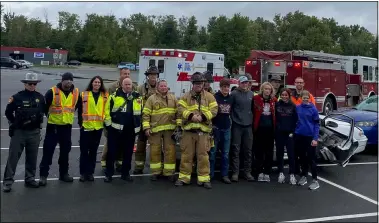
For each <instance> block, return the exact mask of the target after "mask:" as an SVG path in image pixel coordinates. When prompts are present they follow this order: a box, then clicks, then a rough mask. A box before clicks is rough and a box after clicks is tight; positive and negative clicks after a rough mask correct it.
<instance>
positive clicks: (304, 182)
mask: <svg viewBox="0 0 379 223" xmlns="http://www.w3.org/2000/svg"><path fill="white" fill-rule="evenodd" d="M307 183H308V181H307V177H304V176H303V177H301V178H300V180H299V182H298V184H299V185H300V186H304V185H305V184H307Z"/></svg>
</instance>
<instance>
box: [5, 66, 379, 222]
mask: <svg viewBox="0 0 379 223" xmlns="http://www.w3.org/2000/svg"><path fill="white" fill-rule="evenodd" d="M70 71H71V70H70ZM71 72H73V73H75V71H71ZM102 72H104V74H102ZM105 72H106V71H99V72H96V71H95V72H93V73H89V72H88V73H84V75H87V76H88V77H89V78H90V77H92V76H93V75H95V73H96V74H98V75H106V74H107V75H111V74H110V73H109V72H107V73H105ZM24 73H25V71H6V70H3V69H2V70H1V116H2V118H1V179H2V178H3V173H4V169H5V164H6V160H7V156H8V149H9V148H8V147H9V140H10V138H9V136H8V124H7V120H6V119H5V118H4V117H3V116H4V111H5V107H6V104H7V103H8V98H9V97H10V96H11V95H12V94H14V93H16V92H17V91H18V90H22V89H23V85H22V83H21V82H20V79H21V78H23V77H24ZM91 75H92V76H91ZM87 76H86V77H87ZM111 76H113V78H117V77H118V74H117V72H116V73H114V74H113V73H112V75H111ZM40 77H41V79H42V80H43V81H42V82H41V83H40V84H39V85H38V86H37V87H38V90H39V91H41V93H43V94H44V93H45V92H46V90H47V89H48V88H50V87H51V86H53V85H54V84H56V83H57V82H59V80H60V77H59V75H55V76H54V75H40ZM88 81H89V80H88V79H76V80H74V84H75V86H77V87H79V89H80V90H83V89H84V87H85V86H86V85H87V84H88ZM43 138H44V129H43V130H42V140H43ZM78 140H79V130H78V126H77V123H76V121H75V124H74V126H73V130H72V145H73V147H72V151H71V153H70V174H71V175H72V176H75V177H76V180H75V181H74V182H73V183H62V182H60V181H58V180H57V177H58V164H57V163H58V154H59V149H57V150H56V153H55V155H54V159H53V165H52V166H51V171H50V175H49V178H50V179H49V183H48V185H47V187H46V188H38V189H30V188H25V187H24V184H23V177H24V167H25V166H24V163H25V162H24V154H23V155H22V156H21V159H20V161H19V165H18V168H17V171H16V176H15V179H16V182H15V183H14V185H13V190H12V192H11V193H8V194H4V193H2V194H1V205H2V215H1V221H4V222H11V221H12V222H15V221H39V222H45V221H75V222H78V221H107V222H108V221H118V222H120V221H160V222H164V221H166V222H172V221H192V222H195V221H208V222H210V221H214V222H216V221H217V222H253V221H268V222H282V221H297V220H301V221H304V220H306V221H308V222H316V221H336V222H338V221H344V222H346V221H354V222H377V220H378V156H377V153H376V154H367V153H363V154H358V155H356V156H354V157H353V158H352V160H351V162H350V164H349V165H348V166H346V167H345V168H342V167H339V166H336V165H331V164H327V163H323V164H319V181H320V186H321V187H320V189H318V190H317V191H309V190H308V188H307V187H299V186H290V185H288V184H278V183H277V182H276V181H277V173H274V174H273V175H272V178H271V183H258V182H251V183H249V182H246V181H244V180H241V181H240V182H239V183H235V184H232V185H226V184H223V183H221V182H219V181H217V180H216V181H214V183H213V189H212V190H205V189H203V188H199V187H197V186H196V183H195V181H193V184H192V185H190V186H186V187H182V188H176V187H175V186H174V185H173V184H172V183H170V182H167V181H164V180H163V181H158V182H150V180H149V178H148V176H149V173H148V168H146V169H145V174H143V175H138V176H135V180H134V182H133V183H124V182H122V181H121V180H118V179H116V180H114V182H113V183H112V184H105V183H103V180H102V176H103V173H102V170H101V167H100V164H98V166H97V168H96V173H95V175H96V176H97V177H96V180H95V182H93V183H87V182H86V183H80V182H79V181H78V180H77V179H78V177H79V161H78V158H79V148H78V145H79V143H78ZM42 142H43V141H41V144H40V146H41V147H42ZM100 144H101V145H103V144H104V140H102V141H101V143H100ZM101 149H102V146H101V148H100V149H99V150H101ZM41 157H42V148H41V149H40V152H39V155H38V164H39V162H40V160H41ZM99 159H100V154H99ZM38 177H39V175H38V168H37V178H38ZM194 179H195V178H194ZM309 181H310V178H309Z"/></svg>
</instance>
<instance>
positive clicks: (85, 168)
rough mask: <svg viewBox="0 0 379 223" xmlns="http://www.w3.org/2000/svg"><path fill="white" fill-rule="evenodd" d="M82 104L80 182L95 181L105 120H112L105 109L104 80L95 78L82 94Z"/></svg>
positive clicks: (80, 121) (79, 107)
mask: <svg viewBox="0 0 379 223" xmlns="http://www.w3.org/2000/svg"><path fill="white" fill-rule="evenodd" d="M81 97H82V103H81V104H79V105H78V122H79V123H78V124H79V126H80V140H79V142H80V143H79V144H80V165H79V169H80V179H79V181H80V182H84V181H94V177H93V174H94V172H95V167H96V156H97V150H98V148H99V144H100V140H101V135H102V133H103V128H104V121H105V119H110V116H109V109H107V108H106V107H105V105H106V103H107V100H108V98H109V95H108V92H106V90H105V87H104V82H103V79H102V78H101V77H100V76H95V77H93V78H92V79H91V81H90V82H89V84H88V87H87V89H86V90H85V91H83V92H82V94H81Z"/></svg>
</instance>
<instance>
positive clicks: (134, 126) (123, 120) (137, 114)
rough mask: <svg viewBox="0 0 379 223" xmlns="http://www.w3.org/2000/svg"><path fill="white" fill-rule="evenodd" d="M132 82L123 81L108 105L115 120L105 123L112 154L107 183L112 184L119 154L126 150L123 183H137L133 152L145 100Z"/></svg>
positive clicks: (108, 154)
mask: <svg viewBox="0 0 379 223" xmlns="http://www.w3.org/2000/svg"><path fill="white" fill-rule="evenodd" d="M132 85H133V83H132V80H131V79H130V78H125V79H124V80H123V81H122V88H118V89H117V90H116V92H115V93H113V94H112V95H111V96H110V98H109V100H108V101H107V105H106V107H107V108H109V111H110V116H111V119H110V120H108V119H105V122H104V124H105V126H106V128H107V131H108V153H107V160H106V168H105V178H104V182H106V183H110V182H112V177H113V175H114V162H115V156H116V152H117V150H119V149H122V150H123V162H122V168H121V179H122V180H125V181H133V178H132V177H131V176H130V173H129V172H130V169H131V162H132V156H133V148H134V142H135V137H136V135H137V134H138V133H139V132H140V126H141V115H142V97H141V96H140V95H139V93H138V92H136V91H133V87H132Z"/></svg>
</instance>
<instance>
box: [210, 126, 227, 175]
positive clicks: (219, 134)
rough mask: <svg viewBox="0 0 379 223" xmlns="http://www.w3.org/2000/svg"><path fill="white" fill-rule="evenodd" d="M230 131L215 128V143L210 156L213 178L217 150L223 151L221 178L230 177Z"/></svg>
mask: <svg viewBox="0 0 379 223" xmlns="http://www.w3.org/2000/svg"><path fill="white" fill-rule="evenodd" d="M230 132H231V130H230V129H217V128H213V136H214V143H215V146H213V147H212V148H211V150H210V154H209V163H210V176H211V178H213V176H214V170H215V164H216V153H217V150H220V151H221V176H222V177H224V176H228V172H229V150H230Z"/></svg>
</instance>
